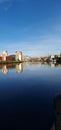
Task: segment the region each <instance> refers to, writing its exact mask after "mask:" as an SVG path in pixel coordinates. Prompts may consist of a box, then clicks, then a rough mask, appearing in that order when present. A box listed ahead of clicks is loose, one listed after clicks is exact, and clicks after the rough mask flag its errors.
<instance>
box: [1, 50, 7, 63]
mask: <svg viewBox="0 0 61 130" xmlns="http://www.w3.org/2000/svg"><path fill="white" fill-rule="evenodd" d="M6 56H8V52H7V51H3V52H2V61H6Z"/></svg>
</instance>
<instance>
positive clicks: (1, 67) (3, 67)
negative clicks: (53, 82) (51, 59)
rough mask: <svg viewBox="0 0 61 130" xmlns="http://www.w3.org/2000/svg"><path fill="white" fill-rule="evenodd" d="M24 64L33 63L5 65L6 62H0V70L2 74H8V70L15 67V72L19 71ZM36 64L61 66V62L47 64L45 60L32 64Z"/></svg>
mask: <svg viewBox="0 0 61 130" xmlns="http://www.w3.org/2000/svg"><path fill="white" fill-rule="evenodd" d="M26 64H28V65H29V64H32V65H33V63H20V64H7V65H6V64H5V65H2V64H0V70H1V71H2V73H3V74H8V72H9V70H11V69H16V72H17V73H21V72H22V71H23V68H24V66H25V65H26ZM38 64H40V65H48V66H50V67H61V64H54V63H49V64H47V63H46V62H45V63H44V64H42V63H40V62H38V63H36V64H35V63H34V65H36V66H37V65H38Z"/></svg>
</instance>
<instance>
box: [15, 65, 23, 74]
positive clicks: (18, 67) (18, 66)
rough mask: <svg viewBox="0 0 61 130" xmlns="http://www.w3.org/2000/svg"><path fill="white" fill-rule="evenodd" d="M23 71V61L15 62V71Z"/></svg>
mask: <svg viewBox="0 0 61 130" xmlns="http://www.w3.org/2000/svg"><path fill="white" fill-rule="evenodd" d="M22 71H23V63H20V64H16V72H17V73H21V72H22Z"/></svg>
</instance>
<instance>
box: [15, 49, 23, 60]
mask: <svg viewBox="0 0 61 130" xmlns="http://www.w3.org/2000/svg"><path fill="white" fill-rule="evenodd" d="M15 60H16V61H22V52H20V51H16V56H15Z"/></svg>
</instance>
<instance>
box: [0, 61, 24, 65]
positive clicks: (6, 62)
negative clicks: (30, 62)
mask: <svg viewBox="0 0 61 130" xmlns="http://www.w3.org/2000/svg"><path fill="white" fill-rule="evenodd" d="M22 62H23V61H0V64H14V63H22Z"/></svg>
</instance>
